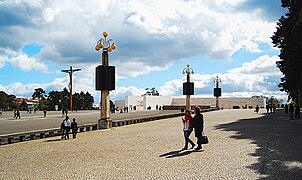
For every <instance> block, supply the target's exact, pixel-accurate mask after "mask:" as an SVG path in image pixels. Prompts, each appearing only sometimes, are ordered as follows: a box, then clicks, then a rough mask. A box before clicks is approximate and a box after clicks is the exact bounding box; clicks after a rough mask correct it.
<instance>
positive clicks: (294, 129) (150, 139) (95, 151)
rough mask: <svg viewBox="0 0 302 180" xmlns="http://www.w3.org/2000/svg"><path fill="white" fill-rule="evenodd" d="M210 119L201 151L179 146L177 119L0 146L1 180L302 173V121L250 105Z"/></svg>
mask: <svg viewBox="0 0 302 180" xmlns="http://www.w3.org/2000/svg"><path fill="white" fill-rule="evenodd" d="M261 111H263V112H264V110H261ZM204 117H205V125H206V127H205V133H206V135H208V137H209V140H210V143H209V144H207V145H203V150H201V151H195V150H187V151H180V149H182V147H183V143H184V142H183V133H182V124H181V121H180V117H178V118H171V119H164V120H158V121H151V122H146V123H139V124H134V125H129V126H123V127H117V128H113V129H107V130H99V131H90V132H85V133H81V134H79V136H78V137H77V139H69V140H60V139H58V138H59V137H53V138H48V139H41V140H36V141H29V142H24V143H17V144H11V145H5V146H0V162H1V164H0V179H30V180H32V179H37V180H38V179H39V180H40V179H47V180H48V179H173V180H174V179H232V180H233V179H238V180H239V179H240V180H241V179H299V177H300V178H301V177H302V151H301V150H302V149H301V145H302V137H301V136H302V129H301V128H302V127H301V126H302V123H301V122H300V120H291V121H290V120H289V118H288V117H287V116H285V115H284V113H283V112H277V113H274V114H255V113H254V112H253V111H252V110H222V111H214V112H207V113H204ZM301 121H302V120H301ZM191 139H192V140H194V141H196V139H195V137H193V135H191Z"/></svg>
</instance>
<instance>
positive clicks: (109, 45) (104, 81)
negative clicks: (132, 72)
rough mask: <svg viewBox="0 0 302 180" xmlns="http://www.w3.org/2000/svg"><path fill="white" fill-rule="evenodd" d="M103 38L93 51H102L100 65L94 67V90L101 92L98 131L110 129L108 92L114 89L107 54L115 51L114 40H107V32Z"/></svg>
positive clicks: (112, 68) (112, 75) (113, 77)
mask: <svg viewBox="0 0 302 180" xmlns="http://www.w3.org/2000/svg"><path fill="white" fill-rule="evenodd" d="M103 36H104V37H102V38H101V39H100V40H99V41H98V42H97V44H96V46H95V50H96V51H99V50H100V49H103V50H102V65H101V66H98V67H96V90H101V114H100V119H99V121H98V128H99V129H107V128H111V127H112V121H111V119H110V97H109V91H110V90H114V89H115V68H114V66H109V62H108V52H111V51H112V50H114V49H116V45H115V42H114V40H112V39H108V40H107V36H108V33H107V32H103Z"/></svg>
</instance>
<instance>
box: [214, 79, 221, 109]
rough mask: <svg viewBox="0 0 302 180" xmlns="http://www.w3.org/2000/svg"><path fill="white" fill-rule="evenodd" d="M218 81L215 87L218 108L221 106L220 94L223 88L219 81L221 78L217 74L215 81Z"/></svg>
mask: <svg viewBox="0 0 302 180" xmlns="http://www.w3.org/2000/svg"><path fill="white" fill-rule="evenodd" d="M213 82H214V83H216V88H214V96H215V97H216V108H219V96H221V88H219V83H220V82H221V79H220V78H218V76H216V79H214V81H213Z"/></svg>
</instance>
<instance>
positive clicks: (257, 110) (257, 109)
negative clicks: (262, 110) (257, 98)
mask: <svg viewBox="0 0 302 180" xmlns="http://www.w3.org/2000/svg"><path fill="white" fill-rule="evenodd" d="M255 112H256V113H257V114H258V113H259V106H258V105H257V106H256V108H255Z"/></svg>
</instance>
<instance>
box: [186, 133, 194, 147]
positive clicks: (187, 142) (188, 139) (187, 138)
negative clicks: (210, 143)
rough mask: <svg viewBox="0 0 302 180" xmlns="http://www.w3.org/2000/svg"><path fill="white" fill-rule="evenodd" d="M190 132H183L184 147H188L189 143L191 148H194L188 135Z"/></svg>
mask: <svg viewBox="0 0 302 180" xmlns="http://www.w3.org/2000/svg"><path fill="white" fill-rule="evenodd" d="M191 132H192V131H188V130H184V137H185V147H188V144H189V143H190V144H191V145H192V146H195V144H194V142H193V141H192V140H191V139H190V134H191Z"/></svg>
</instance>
